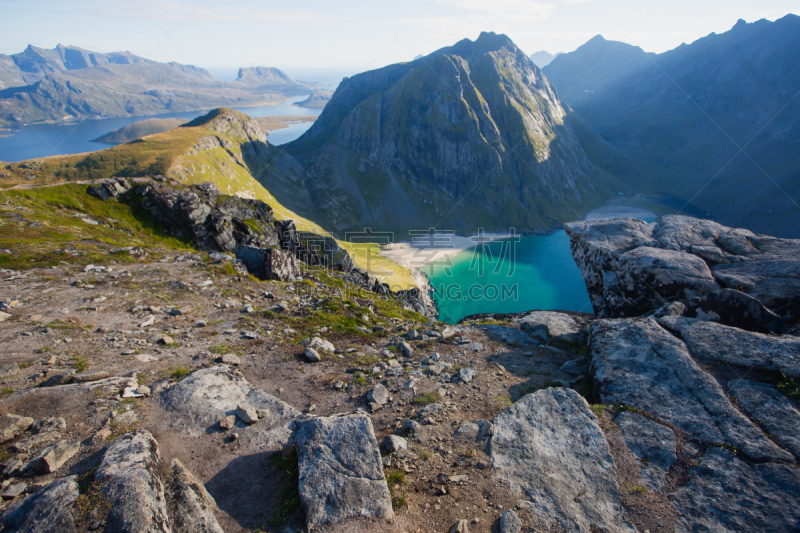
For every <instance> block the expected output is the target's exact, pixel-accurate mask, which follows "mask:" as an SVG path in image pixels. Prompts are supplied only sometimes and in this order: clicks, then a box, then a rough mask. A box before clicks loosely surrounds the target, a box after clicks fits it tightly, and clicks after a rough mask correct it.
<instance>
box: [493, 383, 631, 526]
mask: <svg viewBox="0 0 800 533" xmlns="http://www.w3.org/2000/svg"><path fill="white" fill-rule="evenodd" d="M491 457H492V463H493V466H494V468H495V472H496V475H497V476H498V477H499V478H500V479H501V480H502V481H503V482H507V483H509V484H510V485H511V487H512V489H513V490H514V491H516V492H517V493H520V494H523V495H524V496H525V497H526V498H528V500H529V502H528V503H526V504H525V507H526V508H527V509H528V510H529V511H530V512H531V513H532V514H533V515H534V516H535V517H536V519H537V521H538V522H539V523H540V524H541V525H542V526H543V527H545V528H549V529H553V528H554V527H560V528H563V529H564V530H566V531H580V532H581V533H589V532H590V531H593V530H594V529H592V528H597V529H605V530H607V531H616V532H630V533H633V532H634V531H635V529H634V527H633V525H632V524H631V523H630V522H629V521H628V519H627V517H626V515H625V509H624V507H623V505H622V499H621V497H620V493H619V487H618V486H617V481H616V479H615V477H614V461H613V459H612V457H611V452H610V450H609V447H608V443H607V442H606V440H605V437H604V435H603V432H602V430H601V429H600V427H599V425H598V424H597V418H596V417H595V416H594V414H593V413H592V411H591V409H589V404H587V403H586V400H584V399H583V397H581V396H580V395H579V394H578V393H577V392H575V391H574V390H571V389H563V388H555V389H552V388H551V389H546V390H540V391H537V392H535V393H533V394H529V395H527V396H525V397H523V398H522V399H521V400H519V401H518V402H517V403H515V404H514V405H512V406H511V407H509V408H508V409H506V410H505V411H503V412H502V413H501V414H500V415H499V416H498V417H497V418H495V420H494V435H493V436H492V439H491Z"/></svg>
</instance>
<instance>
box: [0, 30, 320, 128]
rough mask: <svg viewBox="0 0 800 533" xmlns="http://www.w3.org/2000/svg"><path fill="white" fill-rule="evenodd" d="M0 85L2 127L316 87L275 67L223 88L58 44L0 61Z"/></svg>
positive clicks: (195, 106) (236, 101) (242, 75)
mask: <svg viewBox="0 0 800 533" xmlns="http://www.w3.org/2000/svg"><path fill="white" fill-rule="evenodd" d="M0 84H2V85H0V89H1V90H0V127H15V126H19V125H21V124H26V123H37V122H57V121H63V120H81V119H86V118H103V117H123V116H142V115H154V114H159V113H176V112H183V111H196V110H203V109H210V108H214V107H219V106H221V105H224V106H234V107H239V106H252V105H262V104H271V103H276V102H279V101H282V100H284V99H286V97H289V96H296V95H301V94H308V93H310V92H312V90H313V89H314V87H315V86H314V85H311V84H306V83H301V82H297V81H294V80H292V79H291V78H290V77H289V76H287V75H286V74H285V73H283V72H281V71H280V70H278V69H273V68H266V67H256V68H253V69H241V70H240V72H239V79H237V80H236V81H234V82H226V83H223V82H220V81H218V80H217V79H216V78H214V76H212V75H211V73H209V72H208V71H207V70H205V69H202V68H198V67H194V66H191V65H181V64H179V63H174V62H173V63H159V62H156V61H150V60H147V59H144V58H141V57H138V56H136V55H134V54H131V53H128V52H117V53H112V54H101V53H97V52H91V51H88V50H83V49H81V48H76V47H70V46H61V45H59V46H58V47H56V48H55V49H53V50H46V49H42V48H36V47H34V46H28V48H26V49H25V51H24V52H21V53H19V54H14V55H12V56H0Z"/></svg>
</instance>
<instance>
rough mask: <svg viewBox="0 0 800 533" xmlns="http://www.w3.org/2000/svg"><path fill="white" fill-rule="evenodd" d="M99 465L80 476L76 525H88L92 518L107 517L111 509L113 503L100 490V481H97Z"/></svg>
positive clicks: (76, 504)
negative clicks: (96, 473)
mask: <svg viewBox="0 0 800 533" xmlns="http://www.w3.org/2000/svg"><path fill="white" fill-rule="evenodd" d="M96 471H97V467H95V468H94V469H92V470H90V471H88V472H86V473H85V474H83V475H81V476H78V478H77V480H76V481H77V483H78V499H77V500H75V506H74V507H75V525H76V526H79V527H81V526H87V525H89V522H90V521H91V520H97V519H98V518H103V517H105V516H106V515H107V514H108V513H109V511H111V503H110V502H109V501H108V500H106V498H105V495H104V494H103V492H102V491H101V490H100V485H101V484H100V482H98V481H95V479H94V474H95V472H96Z"/></svg>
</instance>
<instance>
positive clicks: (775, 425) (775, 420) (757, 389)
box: [728, 379, 800, 457]
mask: <svg viewBox="0 0 800 533" xmlns="http://www.w3.org/2000/svg"><path fill="white" fill-rule="evenodd" d="M728 390H729V391H730V392H731V394H732V395H733V397H734V398H736V401H737V402H739V405H741V406H742V408H744V410H745V411H747V412H748V413H750V416H752V417H753V418H755V419H756V420H758V421H759V422H760V423H761V424H763V425H764V428H765V429H766V430H767V431H769V432H770V433H771V434H772V435H773V436H774V437H775V438H776V439H778V441H779V442H780V443H781V444H783V445H784V446H786V447H787V448H789V449H790V450H791V451H792V453H793V454H795V455H796V456H797V457H800V412H798V411H797V409H795V408H794V405H792V402H791V401H790V400H789V398H787V397H786V396H784V395H783V394H782V393H781V392H779V391H778V390H777V389H776V388H775V387H772V386H770V385H767V384H765V383H754V382H752V381H746V380H743V379H735V380H733V381H729V382H728Z"/></svg>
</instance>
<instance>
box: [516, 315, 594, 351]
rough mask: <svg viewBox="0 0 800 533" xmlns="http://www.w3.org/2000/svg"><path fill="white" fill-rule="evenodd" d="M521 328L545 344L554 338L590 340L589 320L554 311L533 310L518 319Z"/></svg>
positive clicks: (580, 341) (584, 342) (578, 341)
mask: <svg viewBox="0 0 800 533" xmlns="http://www.w3.org/2000/svg"><path fill="white" fill-rule="evenodd" d="M517 322H519V326H520V328H521V329H522V330H523V331H525V332H526V333H528V335H530V336H531V337H535V338H537V339H539V340H540V341H542V342H544V343H545V344H546V343H548V342H550V341H551V340H552V339H561V340H564V341H567V342H577V343H581V344H586V343H587V342H588V340H589V330H588V328H587V327H586V326H587V324H586V322H587V320H585V319H584V320H580V319H578V318H577V317H575V316H574V315H569V314H567V313H558V312H554V311H532V312H530V313H526V314H525V315H524V316H523V317H522V318H520V319H519V320H517Z"/></svg>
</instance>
